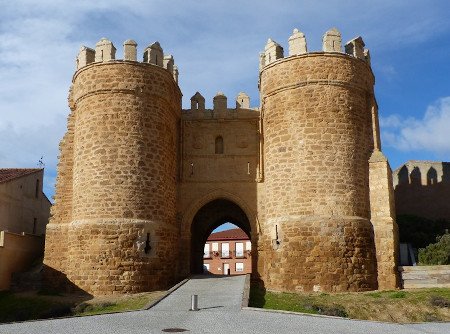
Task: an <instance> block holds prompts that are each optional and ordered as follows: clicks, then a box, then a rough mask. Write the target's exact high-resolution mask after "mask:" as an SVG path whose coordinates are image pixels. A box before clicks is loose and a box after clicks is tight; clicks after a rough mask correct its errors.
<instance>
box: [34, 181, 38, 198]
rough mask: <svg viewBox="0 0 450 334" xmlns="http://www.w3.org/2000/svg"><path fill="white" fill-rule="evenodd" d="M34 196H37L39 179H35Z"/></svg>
mask: <svg viewBox="0 0 450 334" xmlns="http://www.w3.org/2000/svg"><path fill="white" fill-rule="evenodd" d="M34 196H35V197H36V198H39V179H37V180H36V190H35V193H34Z"/></svg>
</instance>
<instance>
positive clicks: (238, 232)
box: [191, 199, 251, 274]
mask: <svg viewBox="0 0 450 334" xmlns="http://www.w3.org/2000/svg"><path fill="white" fill-rule="evenodd" d="M227 222H229V223H232V224H234V225H235V226H236V227H237V228H235V229H233V230H231V231H232V232H228V231H222V232H217V233H214V234H213V235H212V239H210V240H209V241H208V238H211V233H212V232H213V231H214V230H215V229H216V228H217V227H219V226H221V225H223V224H224V223H227ZM229 231H230V230H229ZM250 233H251V228H250V223H249V220H248V218H247V216H246V214H245V212H244V211H243V210H242V209H241V208H240V207H239V206H238V205H237V204H235V203H234V202H232V201H230V200H226V199H216V200H213V201H211V202H209V203H207V204H205V205H204V206H203V207H202V208H201V209H200V210H198V212H197V214H196V215H195V217H194V220H193V222H192V225H191V273H192V274H202V273H204V272H205V267H204V263H205V262H204V260H205V259H206V260H207V262H206V263H207V264H208V265H209V270H208V268H206V270H208V271H209V272H211V273H214V274H228V273H230V274H231V273H233V274H234V273H245V272H251V262H250V268H246V267H247V266H248V265H249V263H248V258H249V257H250V256H251V254H250V252H251V243H250V240H251V234H250ZM247 242H248V243H247ZM205 245H209V246H205ZM207 247H208V249H207ZM205 251H207V253H205ZM239 258H240V259H242V260H244V259H245V260H246V262H245V263H244V261H237V260H239ZM208 260H209V261H208ZM237 263H242V264H237ZM213 264H214V268H213ZM236 266H237V267H236ZM206 267H208V266H206ZM219 268H220V270H219ZM247 269H250V270H249V271H248V270H247Z"/></svg>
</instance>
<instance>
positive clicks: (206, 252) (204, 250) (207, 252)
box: [203, 244, 211, 259]
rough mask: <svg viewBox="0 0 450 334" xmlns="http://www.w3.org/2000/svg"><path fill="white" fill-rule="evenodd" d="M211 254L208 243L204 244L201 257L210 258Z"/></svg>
mask: <svg viewBox="0 0 450 334" xmlns="http://www.w3.org/2000/svg"><path fill="white" fill-rule="evenodd" d="M210 257H211V254H210V252H209V244H205V248H204V249H203V258H206V259H208V258H210Z"/></svg>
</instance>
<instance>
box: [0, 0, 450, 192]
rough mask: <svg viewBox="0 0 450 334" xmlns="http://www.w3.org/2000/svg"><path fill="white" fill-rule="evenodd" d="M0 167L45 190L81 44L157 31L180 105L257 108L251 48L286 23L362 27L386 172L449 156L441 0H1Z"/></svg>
mask: <svg viewBox="0 0 450 334" xmlns="http://www.w3.org/2000/svg"><path fill="white" fill-rule="evenodd" d="M0 4H1V8H2V10H1V12H0V79H1V80H0V140H1V145H0V166H1V167H36V165H37V162H38V160H39V159H40V157H41V156H44V162H45V164H46V176H45V177H46V179H45V188H44V191H45V192H46V194H47V195H48V196H49V197H51V196H52V195H53V193H54V183H55V178H56V164H57V156H58V144H59V141H60V139H61V138H62V136H63V134H64V132H65V130H66V117H67V115H68V112H69V108H68V106H67V95H68V89H69V86H70V82H71V78H72V75H73V72H74V70H75V57H76V55H77V53H78V50H79V48H80V46H81V45H86V46H89V47H94V46H95V43H96V42H97V41H98V40H100V38H102V37H107V38H108V39H110V40H112V41H113V43H114V44H115V45H116V47H117V49H118V52H117V58H122V43H123V41H125V40H127V39H134V40H135V41H137V43H138V54H142V52H143V49H144V48H145V47H146V46H147V45H149V44H151V43H152V42H154V41H156V40H158V41H159V42H160V43H161V45H162V47H163V49H164V51H165V53H170V54H173V55H174V57H175V63H176V64H177V65H178V67H179V70H180V86H181V90H182V92H183V94H184V97H183V103H184V107H188V101H189V98H190V97H191V96H192V95H193V94H194V93H195V92H196V91H197V90H198V91H200V92H201V93H202V94H203V95H204V96H205V98H206V100H207V102H206V103H207V106H211V105H212V98H213V96H214V95H215V93H216V92H217V91H223V92H224V93H225V95H227V96H228V97H229V105H230V106H231V104H232V101H233V99H234V97H235V96H236V95H237V94H238V92H240V91H245V92H247V93H248V94H249V95H250V97H251V104H252V106H257V105H258V99H259V97H258V89H257V80H258V55H259V52H260V51H261V50H262V49H263V48H264V45H265V43H266V41H267V39H268V38H269V37H270V38H272V39H274V40H275V41H277V42H278V43H280V44H281V45H283V46H284V48H285V51H287V49H288V48H287V40H288V38H289V36H290V35H291V33H292V30H293V28H298V29H300V30H301V31H303V32H304V33H305V34H306V38H307V43H308V49H309V50H310V51H319V50H320V49H321V38H322V35H323V33H324V32H325V31H327V30H328V29H329V28H331V27H337V28H338V29H339V30H340V31H341V33H342V36H343V40H344V42H346V41H348V40H350V39H352V38H354V37H356V36H358V35H361V36H362V37H363V39H364V41H365V43H366V47H367V48H369V49H370V52H371V56H372V68H373V71H374V73H375V77H376V86H375V91H376V97H377V100H378V104H379V113H380V122H381V132H382V145H383V150H384V152H385V154H386V155H387V156H388V158H389V160H390V162H391V166H392V168H393V169H395V168H397V167H398V166H399V165H400V164H402V163H403V162H405V161H407V160H412V159H416V160H446V161H449V160H450V20H449V18H448V16H449V14H450V2H449V1H447V0H441V1H433V0H429V1H416V0H408V1H402V0H397V1H392V0H389V1H385V0H379V1H375V0H370V1H369V0H358V1H351V0H348V1H345V0H335V1H320V2H319V1H299V0H297V1H288V0H284V1H264V0H260V1H235V0H228V1H213V0H208V1H206V0H197V1H190V0H184V1H162V0H155V1H151V0H146V1H138V0H127V1H112V0H109V1H106V0H96V1H82V0H77V1H72V0H70V1H64V0H61V1H58V0H40V1H31V0H16V1H6V0H0Z"/></svg>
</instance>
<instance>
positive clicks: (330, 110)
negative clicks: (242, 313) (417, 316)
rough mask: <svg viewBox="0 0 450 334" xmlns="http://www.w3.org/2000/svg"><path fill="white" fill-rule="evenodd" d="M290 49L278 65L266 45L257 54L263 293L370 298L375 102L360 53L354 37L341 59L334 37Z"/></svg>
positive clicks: (332, 33) (333, 33) (293, 41)
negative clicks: (311, 47) (316, 47)
mask: <svg viewBox="0 0 450 334" xmlns="http://www.w3.org/2000/svg"><path fill="white" fill-rule="evenodd" d="M289 44H290V45H289V50H290V53H289V56H288V57H286V58H284V57H283V49H282V47H281V46H280V45H279V44H277V43H276V42H274V41H272V40H270V39H269V41H268V43H267V45H266V48H265V52H264V53H263V54H262V55H261V64H260V92H261V101H262V105H261V114H262V116H261V117H262V124H263V130H264V154H263V155H264V164H265V168H264V185H265V187H264V188H265V191H264V194H263V195H261V196H262V199H261V203H262V206H263V212H262V216H263V219H262V222H263V227H262V229H261V231H262V232H261V234H260V243H259V245H258V249H259V261H258V266H259V269H258V272H259V274H260V275H261V278H262V280H263V281H264V284H265V287H266V288H267V289H269V290H284V291H285V290H289V291H322V290H324V291H361V290H371V289H376V288H377V287H378V284H377V261H376V249H375V239H374V228H373V226H372V223H371V221H370V219H371V212H370V201H369V196H370V193H369V164H368V161H369V158H370V156H371V154H372V151H373V150H374V133H373V125H372V124H373V123H372V109H374V106H375V105H374V104H375V99H374V90H373V86H374V76H373V74H372V70H371V67H370V64H369V63H368V60H367V59H366V57H365V54H367V51H365V50H364V49H363V47H364V43H363V42H362V39H361V38H360V37H359V38H356V39H354V40H352V41H350V42H349V43H347V45H346V47H345V49H346V51H347V52H348V53H347V54H346V53H343V52H342V49H341V35H340V33H339V32H338V31H337V30H336V29H331V30H329V31H328V32H327V33H326V34H325V35H324V36H323V52H312V53H307V51H306V40H305V38H304V35H303V34H302V33H300V32H299V31H298V30H294V34H293V36H291V38H290V39H289ZM392 267H394V266H392ZM392 274H393V275H395V273H392Z"/></svg>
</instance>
